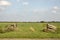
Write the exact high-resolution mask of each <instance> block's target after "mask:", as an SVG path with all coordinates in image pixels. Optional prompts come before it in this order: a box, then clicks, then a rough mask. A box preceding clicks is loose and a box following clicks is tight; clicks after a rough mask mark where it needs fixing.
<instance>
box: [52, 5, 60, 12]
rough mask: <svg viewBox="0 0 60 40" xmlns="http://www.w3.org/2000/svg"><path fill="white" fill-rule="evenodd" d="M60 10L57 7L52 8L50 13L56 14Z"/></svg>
mask: <svg viewBox="0 0 60 40" xmlns="http://www.w3.org/2000/svg"><path fill="white" fill-rule="evenodd" d="M59 10H60V8H59V7H58V6H54V7H53V8H52V13H57V12H58V11H59Z"/></svg>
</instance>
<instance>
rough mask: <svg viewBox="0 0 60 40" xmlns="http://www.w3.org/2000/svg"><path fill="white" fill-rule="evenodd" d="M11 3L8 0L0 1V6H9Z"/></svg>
mask: <svg viewBox="0 0 60 40" xmlns="http://www.w3.org/2000/svg"><path fill="white" fill-rule="evenodd" d="M10 5H11V3H10V2H8V1H0V6H10Z"/></svg>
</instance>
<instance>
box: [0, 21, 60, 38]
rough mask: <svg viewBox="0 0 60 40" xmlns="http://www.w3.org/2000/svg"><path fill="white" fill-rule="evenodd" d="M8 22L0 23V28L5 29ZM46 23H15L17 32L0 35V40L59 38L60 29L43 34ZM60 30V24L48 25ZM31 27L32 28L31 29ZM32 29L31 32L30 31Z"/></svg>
mask: <svg viewBox="0 0 60 40" xmlns="http://www.w3.org/2000/svg"><path fill="white" fill-rule="evenodd" d="M8 24H13V23H10V22H1V23H0V28H3V27H5V26H6V25H8ZM46 24H47V23H34V22H32V23H28V22H26V23H25V22H17V27H18V31H11V32H6V33H0V38H60V29H58V30H57V31H56V32H54V33H53V32H43V31H42V29H43V28H44V27H45V26H46ZM49 24H53V25H55V26H56V27H57V28H60V23H49ZM31 27H32V28H31ZM31 29H33V31H32V30H31Z"/></svg>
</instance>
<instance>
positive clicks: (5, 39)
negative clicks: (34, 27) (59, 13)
mask: <svg viewBox="0 0 60 40" xmlns="http://www.w3.org/2000/svg"><path fill="white" fill-rule="evenodd" d="M0 40H60V39H16V38H14V39H9V38H8V39H7V38H4V39H0Z"/></svg>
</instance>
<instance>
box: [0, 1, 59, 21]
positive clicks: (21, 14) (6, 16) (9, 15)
mask: <svg viewBox="0 0 60 40" xmlns="http://www.w3.org/2000/svg"><path fill="white" fill-rule="evenodd" d="M1 1H2V2H1ZM1 1H0V2H1V3H0V21H60V0H1ZM3 1H4V2H3ZM5 1H6V2H5Z"/></svg>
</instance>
